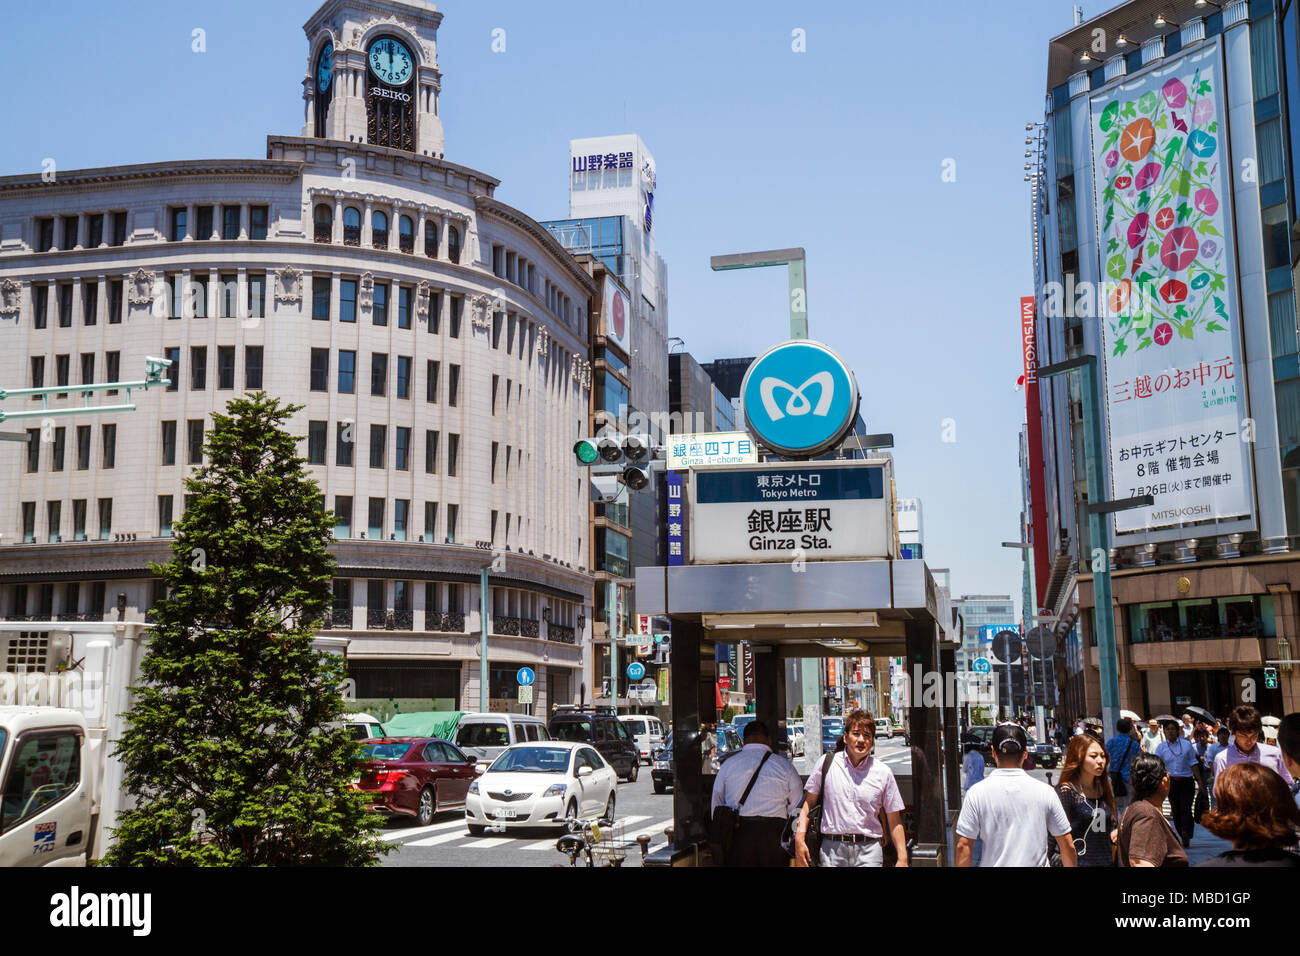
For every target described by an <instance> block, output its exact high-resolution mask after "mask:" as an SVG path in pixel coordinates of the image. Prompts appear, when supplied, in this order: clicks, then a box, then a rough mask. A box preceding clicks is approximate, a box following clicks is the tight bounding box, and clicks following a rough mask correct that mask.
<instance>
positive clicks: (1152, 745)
mask: <svg viewBox="0 0 1300 956" xmlns="http://www.w3.org/2000/svg"><path fill="white" fill-rule="evenodd" d="M1163 739H1164V738H1163V737H1161V736H1160V721H1158V720H1156V719H1155V718H1154V717H1152V718H1151V719H1150V720H1148V721H1147V729H1146V731H1145V732H1144V733H1143V734H1142V749H1143V750H1144V751H1146V752H1147V753H1149V754H1153V753H1155V752H1156V748H1157V747H1159V746H1160V741H1162V740H1163Z"/></svg>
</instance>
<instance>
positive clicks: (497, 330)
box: [492, 312, 505, 349]
mask: <svg viewBox="0 0 1300 956" xmlns="http://www.w3.org/2000/svg"><path fill="white" fill-rule="evenodd" d="M503 325H505V316H504V315H502V314H501V313H500V312H493V313H492V347H493V348H494V349H499V348H501V326H503Z"/></svg>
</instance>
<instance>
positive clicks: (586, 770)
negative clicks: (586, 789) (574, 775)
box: [578, 766, 594, 777]
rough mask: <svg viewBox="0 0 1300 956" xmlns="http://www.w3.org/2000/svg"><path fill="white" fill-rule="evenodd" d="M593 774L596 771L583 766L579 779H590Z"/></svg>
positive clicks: (580, 769)
mask: <svg viewBox="0 0 1300 956" xmlns="http://www.w3.org/2000/svg"><path fill="white" fill-rule="evenodd" d="M592 773H594V771H593V770H592V769H591V768H590V767H586V766H583V767H579V768H578V776H579V777H590V776H591V775H592Z"/></svg>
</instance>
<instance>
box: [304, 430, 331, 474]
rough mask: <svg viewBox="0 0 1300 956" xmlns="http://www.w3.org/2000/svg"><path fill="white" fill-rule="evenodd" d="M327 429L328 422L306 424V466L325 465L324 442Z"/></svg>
mask: <svg viewBox="0 0 1300 956" xmlns="http://www.w3.org/2000/svg"><path fill="white" fill-rule="evenodd" d="M328 429H329V422H308V423H307V464H309V465H323V464H325V441H326V438H327V436H328Z"/></svg>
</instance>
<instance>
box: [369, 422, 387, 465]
mask: <svg viewBox="0 0 1300 956" xmlns="http://www.w3.org/2000/svg"><path fill="white" fill-rule="evenodd" d="M387 444H388V426H387V425H371V426H370V467H371V468H383V467H384V446H385V445H387Z"/></svg>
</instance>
